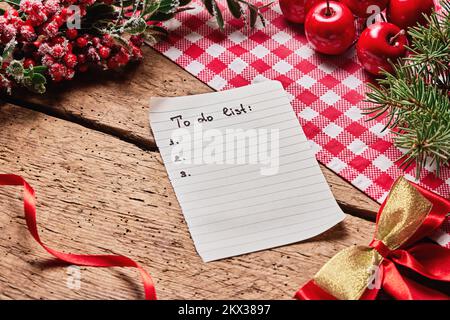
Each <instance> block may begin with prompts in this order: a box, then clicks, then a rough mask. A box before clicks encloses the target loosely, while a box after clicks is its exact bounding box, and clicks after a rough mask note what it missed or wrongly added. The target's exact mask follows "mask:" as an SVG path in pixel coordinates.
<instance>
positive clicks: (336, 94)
mask: <svg viewBox="0 0 450 320" xmlns="http://www.w3.org/2000/svg"><path fill="white" fill-rule="evenodd" d="M191 5H192V6H194V7H195V8H194V9H193V10H190V11H186V12H183V13H180V14H178V15H177V16H176V17H175V18H174V19H172V20H171V21H169V22H167V23H166V27H167V28H168V29H169V30H170V36H169V39H168V40H167V41H163V42H161V43H159V44H157V45H156V46H155V48H156V49H157V50H159V51H160V52H161V53H163V54H164V55H165V56H167V57H168V58H170V59H171V60H173V61H174V62H176V63H177V64H179V65H180V66H181V67H183V68H184V69H186V70H187V71H188V72H190V73H191V74H193V75H194V76H196V77H197V78H198V79H200V80H201V81H203V82H205V83H206V84H208V85H209V86H211V87H212V88H214V89H216V90H224V89H230V88H235V87H240V86H244V85H247V84H251V83H255V82H259V81H264V80H266V79H273V80H279V81H280V82H281V83H282V84H283V86H284V88H285V89H286V91H287V92H288V94H289V95H290V97H291V99H292V105H293V108H294V110H295V112H296V113H297V115H298V118H299V121H300V123H301V125H302V127H303V130H304V132H305V134H306V136H307V137H308V139H309V140H310V141H311V143H312V145H313V148H314V150H315V151H316V156H317V159H318V160H319V161H320V162H321V163H323V164H324V165H325V166H327V167H328V168H330V169H331V170H333V171H334V172H336V173H337V174H338V175H340V176H341V177H343V178H344V179H346V180H347V181H349V182H351V183H352V184H353V185H354V186H355V187H357V188H358V189H360V190H362V191H363V192H365V193H366V194H367V195H369V196H370V197H372V198H373V199H375V200H376V201H378V202H382V201H383V200H384V199H385V197H386V196H387V194H388V192H389V190H390V188H391V185H392V183H393V182H394V180H395V179H396V178H397V177H399V176H401V175H403V174H405V173H404V172H403V171H402V170H401V169H399V166H398V163H396V160H397V159H398V158H399V157H400V156H401V155H402V151H401V150H399V149H398V148H397V147H395V146H394V145H393V144H392V138H393V135H392V134H391V133H390V132H388V131H385V132H382V129H383V128H384V123H385V122H384V121H383V120H382V119H379V120H375V121H369V122H367V121H366V120H367V116H364V115H363V114H362V110H363V108H364V107H367V106H368V103H367V102H364V101H363V100H364V98H365V90H367V88H366V86H365V82H367V81H368V80H369V78H368V76H367V74H366V73H365V72H364V70H363V69H362V67H361V65H360V64H359V63H358V61H357V58H356V56H355V51H354V50H353V49H351V50H349V51H348V52H347V53H346V54H345V55H343V56H339V57H330V56H323V55H320V54H317V53H315V52H314V51H313V50H312V49H311V48H310V46H309V45H308V43H307V40H306V37H305V35H304V32H303V29H302V27H301V26H297V25H291V24H289V23H287V22H286V20H285V19H284V18H283V16H282V14H281V10H280V8H279V6H278V4H276V5H273V6H272V7H271V8H269V9H268V10H267V11H266V12H264V17H265V18H266V19H267V26H266V27H263V26H262V25H261V24H258V25H257V27H256V28H255V29H254V30H245V28H243V22H241V21H239V20H236V19H233V18H232V17H231V16H230V15H226V14H225V18H226V20H227V25H226V28H225V32H221V31H219V29H218V26H217V24H216V22H215V19H214V18H212V17H211V16H210V15H209V14H208V13H207V12H206V10H204V9H203V6H202V5H201V3H200V1H199V0H195V1H194V3H192V4H191ZM224 11H226V10H224ZM414 170H415V168H414V167H411V168H410V169H409V170H408V171H407V172H406V174H405V176H406V177H407V178H408V179H410V180H414ZM432 171H433V168H425V169H424V170H423V172H422V177H421V179H420V181H419V183H420V184H421V185H423V186H425V187H426V188H428V189H430V190H432V191H434V192H436V193H438V194H440V195H442V196H444V197H447V198H448V197H449V196H450V169H448V168H446V169H443V170H442V172H441V176H440V178H437V177H436V176H435V175H434V174H433V173H432ZM449 226H450V220H448V221H447V224H446V231H445V232H442V234H441V235H440V243H441V244H442V245H445V246H447V247H449V248H450V228H449ZM443 230H444V228H443Z"/></svg>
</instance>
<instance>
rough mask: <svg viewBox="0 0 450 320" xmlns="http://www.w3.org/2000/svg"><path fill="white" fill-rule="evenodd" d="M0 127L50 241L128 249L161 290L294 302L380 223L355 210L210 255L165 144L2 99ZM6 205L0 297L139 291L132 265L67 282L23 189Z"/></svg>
mask: <svg viewBox="0 0 450 320" xmlns="http://www.w3.org/2000/svg"><path fill="white" fill-rule="evenodd" d="M99 109H101V108H100V107H99ZM0 130H1V133H2V134H1V135H0V167H1V172H3V173H6V172H8V173H17V174H20V175H22V176H23V177H24V178H26V179H27V180H28V181H29V183H30V184H31V185H32V186H34V188H35V190H36V192H37V210H38V223H39V232H40V233H41V236H42V239H43V241H44V242H45V243H46V244H48V245H49V246H50V247H53V248H55V249H59V250H63V251H65V252H71V253H91V254H101V253H114V254H124V255H128V256H129V257H130V258H132V259H135V260H137V261H138V262H139V263H140V264H142V266H144V267H145V268H146V270H148V271H149V272H150V273H151V274H152V276H153V277H154V280H155V282H156V287H157V291H158V294H159V297H160V298H162V299H182V298H188V299H232V298H235V299H240V298H244V299H249V298H252V299H290V298H292V296H293V294H294V293H295V291H296V290H297V289H298V287H299V286H300V285H301V284H303V283H305V282H306V281H307V280H308V279H309V278H311V277H312V276H313V275H314V273H315V272H316V271H318V270H319V268H320V267H321V266H322V265H323V264H324V263H325V262H326V261H327V260H328V259H329V258H331V257H332V256H333V255H334V254H335V253H336V252H338V251H339V250H341V249H343V248H345V247H347V246H350V245H353V244H367V243H368V241H369V239H371V237H372V233H373V231H374V230H373V228H374V224H373V223H372V222H370V221H367V220H364V219H361V218H358V217H354V216H351V215H347V216H346V219H345V221H344V222H342V223H340V224H339V225H338V226H336V227H334V228H333V229H331V230H329V231H328V232H326V233H324V234H322V235H320V236H318V237H316V238H313V239H311V240H308V241H304V242H301V243H297V244H293V245H288V246H283V247H279V248H275V249H271V250H264V251H261V252H257V253H252V254H247V255H243V256H239V257H234V258H229V259H225V260H221V261H216V262H212V263H207V264H206V263H203V262H202V261H201V260H200V258H199V256H198V255H197V254H196V252H195V248H194V246H193V243H192V241H191V238H190V236H189V232H188V229H187V227H186V224H185V222H184V219H183V217H182V213H181V210H180V208H179V205H178V203H177V200H176V197H175V194H174V192H173V190H172V187H171V185H170V183H169V180H168V178H167V175H166V171H165V169H164V166H163V164H162V160H161V158H160V156H159V154H158V153H157V152H154V151H150V150H143V149H141V148H139V147H137V146H136V145H133V144H132V143H129V142H127V141H123V140H121V139H119V138H118V137H115V136H113V135H111V134H106V133H104V132H100V131H97V130H93V129H90V128H86V127H85V126H81V125H79V124H76V123H73V122H70V121H66V120H62V119H58V118H56V117H52V116H49V115H46V114H43V113H40V112H36V111H33V110H28V109H26V108H22V107H18V106H13V105H10V104H6V103H5V104H1V105H0ZM335 191H336V190H335ZM349 201H350V200H349ZM0 208H1V211H2V215H0V257H1V259H0V298H1V299H18V298H25V299H134V298H142V297H143V294H142V288H141V284H140V281H139V277H138V275H137V272H136V271H135V270H133V269H125V268H114V269H97V268H84V267H83V268H81V270H80V275H81V287H80V288H79V289H78V290H75V289H70V288H69V287H68V286H67V281H68V276H69V275H68V269H67V266H64V265H61V264H60V263H57V262H55V261H54V260H53V259H51V257H50V256H49V255H48V254H47V253H46V252H45V251H44V250H43V249H42V248H40V247H39V246H38V245H37V244H36V243H35V242H34V240H32V238H31V237H30V236H29V234H28V232H27V230H26V227H25V221H24V219H23V212H22V203H21V190H20V188H16V187H2V188H0Z"/></svg>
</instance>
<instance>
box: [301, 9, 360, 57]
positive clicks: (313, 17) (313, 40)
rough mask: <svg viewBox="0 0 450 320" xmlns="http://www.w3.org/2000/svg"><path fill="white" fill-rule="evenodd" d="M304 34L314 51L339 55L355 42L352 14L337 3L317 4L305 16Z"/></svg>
mask: <svg viewBox="0 0 450 320" xmlns="http://www.w3.org/2000/svg"><path fill="white" fill-rule="evenodd" d="M305 34H306V38H307V39H308V41H309V43H310V44H311V46H312V47H313V48H314V50H316V51H318V52H321V53H324V54H330V55H337V54H341V53H343V52H345V51H346V50H347V49H348V48H349V47H350V46H351V45H352V43H353V41H354V40H355V35H356V28H355V21H354V18H353V14H352V12H351V11H350V9H348V8H347V6H345V5H344V4H342V3H339V2H335V1H330V2H329V3H327V2H322V3H319V4H318V5H316V6H315V7H314V8H312V9H311V11H310V12H309V13H308V15H307V16H306V20H305Z"/></svg>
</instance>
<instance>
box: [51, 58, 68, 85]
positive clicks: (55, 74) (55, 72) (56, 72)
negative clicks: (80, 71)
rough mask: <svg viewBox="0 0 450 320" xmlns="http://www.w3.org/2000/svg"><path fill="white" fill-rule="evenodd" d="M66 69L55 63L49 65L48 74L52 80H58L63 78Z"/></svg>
mask: <svg viewBox="0 0 450 320" xmlns="http://www.w3.org/2000/svg"><path fill="white" fill-rule="evenodd" d="M65 72H66V69H65V67H64V66H63V65H62V64H60V63H55V64H53V65H52V66H50V70H49V74H50V76H51V77H52V79H53V81H55V82H59V81H61V80H63V79H64V75H65Z"/></svg>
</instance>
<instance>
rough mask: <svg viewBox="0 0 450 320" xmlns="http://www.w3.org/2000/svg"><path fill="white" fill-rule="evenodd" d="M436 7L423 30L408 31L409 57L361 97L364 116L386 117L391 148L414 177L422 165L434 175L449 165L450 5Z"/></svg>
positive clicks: (415, 28) (413, 29)
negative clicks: (412, 169) (398, 152)
mask: <svg viewBox="0 0 450 320" xmlns="http://www.w3.org/2000/svg"><path fill="white" fill-rule="evenodd" d="M442 7H443V10H442V11H441V12H440V13H433V14H432V15H431V16H430V17H427V21H428V24H427V25H426V26H419V25H418V26H416V27H413V28H410V29H409V31H408V34H409V36H410V39H411V45H410V46H409V48H408V49H409V50H410V51H411V53H412V54H411V55H410V56H408V57H406V58H404V59H403V60H402V61H401V62H398V63H397V64H395V65H394V70H395V71H394V72H393V73H392V74H389V73H384V75H385V77H384V78H382V79H379V80H378V84H377V85H369V87H370V92H369V93H367V101H368V102H371V103H372V104H373V105H372V106H371V107H370V108H368V109H367V113H368V114H371V116H372V117H371V119H374V118H377V117H380V116H386V117H387V125H386V128H391V129H393V132H394V133H395V134H396V136H395V138H394V143H395V145H396V146H398V147H399V148H402V149H404V150H406V152H405V154H404V156H403V157H402V158H401V160H402V161H403V162H402V166H403V168H405V169H406V168H408V167H409V166H410V165H412V164H413V163H415V164H416V176H417V177H419V175H420V172H421V170H422V169H423V168H424V167H425V166H427V165H428V166H432V165H434V166H435V167H436V174H437V175H439V172H440V168H442V167H443V166H446V165H448V164H449V163H450V99H449V96H450V70H449V69H450V1H449V0H446V1H444V2H443V3H442Z"/></svg>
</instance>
